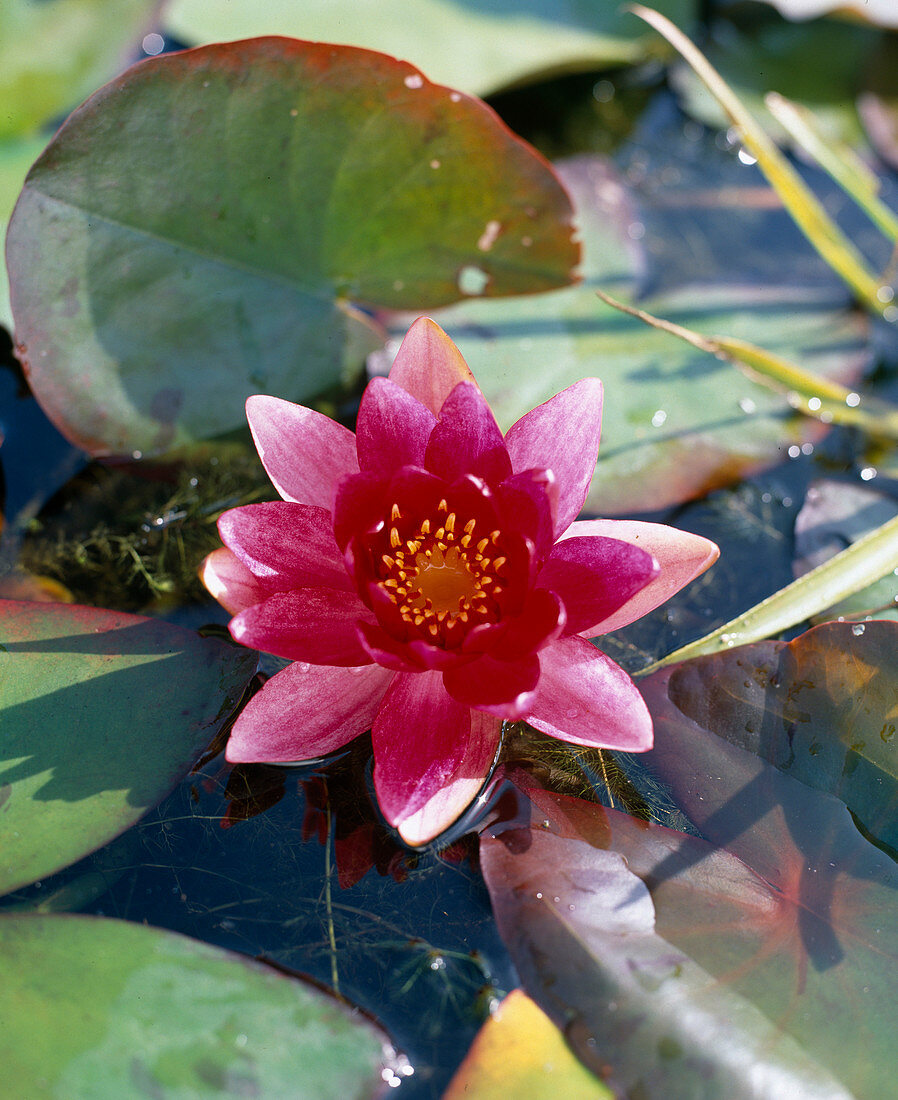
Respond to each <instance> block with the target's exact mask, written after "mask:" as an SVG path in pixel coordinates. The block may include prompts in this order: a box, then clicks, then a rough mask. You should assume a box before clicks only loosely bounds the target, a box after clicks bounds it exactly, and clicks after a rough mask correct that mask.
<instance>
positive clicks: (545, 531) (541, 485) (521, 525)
mask: <svg viewBox="0 0 898 1100" xmlns="http://www.w3.org/2000/svg"><path fill="white" fill-rule="evenodd" d="M495 500H496V509H497V511H498V512H499V515H500V516H501V518H502V525H503V527H505V528H511V529H512V530H515V531H522V532H524V533H526V535H527V537H528V538H529V539H530V541H531V542H532V543H533V545H534V546H535V547H536V552H537V554H538V555H539V556H540V557H545V556H546V555H547V554H548V553H549V551H550V550H551V548H552V545H553V543H554V542H555V517H556V514H557V504H558V486H557V484H556V482H555V475H554V474H553V473H552V471H551V470H543V469H534V470H522V471H521V472H520V473H517V474H513V475H512V476H511V477H510V478H508V480H507V481H504V482H503V483H502V484H501V485H500V486H498V488H497V489H496V491H495Z"/></svg>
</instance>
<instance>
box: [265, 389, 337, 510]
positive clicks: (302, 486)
mask: <svg viewBox="0 0 898 1100" xmlns="http://www.w3.org/2000/svg"><path fill="white" fill-rule="evenodd" d="M246 418H247V420H248V421H249V426H250V431H251V432H252V433H253V439H254V440H255V443H256V450H257V451H258V452H259V458H261V459H262V465H263V466H264V467H265V470H266V472H267V473H268V476H269V477H270V478H271V481H272V484H273V485H274V487H275V489H277V491H278V492H279V493H280V494H281V496H282V497H283V498H284V500H292V501H295V502H297V503H299V504H317V505H318V506H319V507H320V508H328V509H329V508H330V507H331V504H332V501H333V496H334V490H335V488H336V485H337V482H338V481H339V480H340V478H341V477H343V476H344V475H345V474H357V473H358V472H359V464H358V460H357V458H356V449H355V436H354V435H353V434H352V432H351V431H349V429H348V428H344V427H343V425H342V424H338V423H337V422H336V420H331V418H330V417H329V416H324V415H323V414H322V413H319V412H315V410H314V409H307V408H306V407H305V406H304V405H294V404H293V402H292V401H283V400H282V399H281V398H280V397H265V396H263V395H261V394H260V395H257V396H255V397H250V398H249V399H248V400H247V402H246Z"/></svg>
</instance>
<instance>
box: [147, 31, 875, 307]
mask: <svg viewBox="0 0 898 1100" xmlns="http://www.w3.org/2000/svg"><path fill="white" fill-rule="evenodd" d="M140 48H141V49H142V50H143V52H144V53H145V54H149V55H150V57H155V56H156V54H159V53H162V51H163V50H164V49H165V39H164V38H163V37H162V35H161V34H147V35H144V39H143V42H141V44H140ZM881 300H882V299H881ZM884 300H886V301H887V300H888V299H884Z"/></svg>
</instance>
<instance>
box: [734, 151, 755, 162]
mask: <svg viewBox="0 0 898 1100" xmlns="http://www.w3.org/2000/svg"><path fill="white" fill-rule="evenodd" d="M736 156H737V157H738V158H739V160H740V161H741V162H742V163H743V164H757V163H758V158H757V157H753V156H752V155H751V153H749V151H748V150H747V149H740V150H739V152H738V153H737V154H736Z"/></svg>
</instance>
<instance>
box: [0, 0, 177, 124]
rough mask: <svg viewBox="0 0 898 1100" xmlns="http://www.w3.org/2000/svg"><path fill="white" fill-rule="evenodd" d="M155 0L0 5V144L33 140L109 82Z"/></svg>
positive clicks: (14, 0) (8, 0)
mask: <svg viewBox="0 0 898 1100" xmlns="http://www.w3.org/2000/svg"><path fill="white" fill-rule="evenodd" d="M159 7H160V3H159V0H41V2H40V3H34V0H3V3H2V5H0V103H2V104H3V110H2V111H0V138H10V137H22V136H26V135H28V134H33V133H34V132H35V131H36V130H38V129H39V128H40V127H41V126H43V125H45V124H46V123H47V122H49V121H52V119H53V118H54V116H56V115H59V114H61V113H62V112H63V111H66V110H68V109H70V108H72V107H74V106H75V105H76V104H77V103H78V102H80V100H82V99H83V98H84V97H85V96H86V95H87V94H88V93H89V92H92V91H93V90H94V89H95V88H96V87H97V85H99V84H101V83H103V81H105V80H108V79H109V77H110V76H112V75H113V74H114V73H115V71H116V70H117V69H118V68H120V67H121V65H123V64H124V63H125V61H126V60H127V57H128V54H129V52H133V51H134V50H135V48H136V47H137V46H138V45H139V43H140V36H141V35H142V34H143V32H144V31H146V30H149V28H150V25H151V24H152V22H153V20H154V17H155V15H156V12H157V11H158V9H159Z"/></svg>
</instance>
